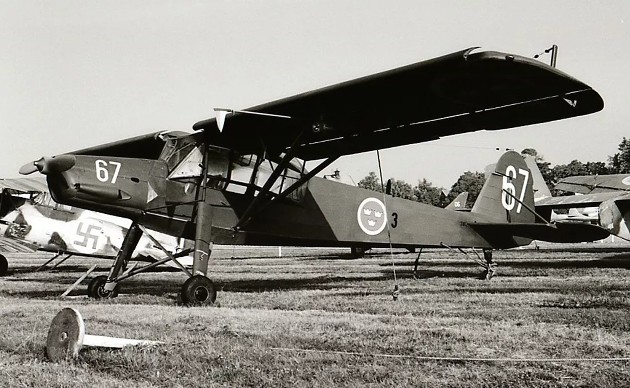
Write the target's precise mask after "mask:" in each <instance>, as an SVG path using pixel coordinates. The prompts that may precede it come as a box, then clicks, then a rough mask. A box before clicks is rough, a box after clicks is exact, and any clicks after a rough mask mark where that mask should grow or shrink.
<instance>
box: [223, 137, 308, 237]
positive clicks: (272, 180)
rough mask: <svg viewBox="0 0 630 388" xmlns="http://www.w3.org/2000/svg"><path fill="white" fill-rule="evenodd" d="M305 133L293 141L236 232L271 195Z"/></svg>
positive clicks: (237, 225)
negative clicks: (269, 194)
mask: <svg viewBox="0 0 630 388" xmlns="http://www.w3.org/2000/svg"><path fill="white" fill-rule="evenodd" d="M304 133H305V130H304V129H302V130H301V131H300V133H299V134H298V135H297V136H296V137H295V139H294V140H293V144H291V147H289V150H288V151H287V152H286V153H285V155H284V157H283V158H282V160H281V161H280V163H278V165H277V166H276V168H275V169H274V170H273V172H272V173H271V176H269V178H268V179H267V181H266V182H265V185H264V186H263V187H262V189H260V192H259V193H258V195H257V196H255V197H254V199H253V200H252V201H251V202H250V203H249V206H248V207H247V209H246V210H245V212H244V213H243V215H242V216H241V218H240V219H239V220H238V222H237V223H236V225H235V226H234V228H233V229H234V230H239V229H240V228H241V227H242V226H243V223H244V222H245V221H246V220H248V219H249V218H250V214H251V213H252V212H253V211H254V209H255V208H256V206H257V205H258V203H259V202H260V201H261V200H262V199H263V198H264V197H266V196H267V193H269V190H270V189H271V186H272V185H273V184H274V183H276V181H277V180H278V178H279V177H280V174H281V173H282V171H284V169H285V168H287V167H289V163H290V162H291V160H292V159H293V157H294V156H295V154H296V152H297V151H298V150H299V148H300V146H299V144H300V140H301V139H302V136H303V135H304Z"/></svg>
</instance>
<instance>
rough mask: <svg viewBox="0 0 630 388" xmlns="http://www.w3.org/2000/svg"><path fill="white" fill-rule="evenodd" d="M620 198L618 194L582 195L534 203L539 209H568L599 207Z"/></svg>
mask: <svg viewBox="0 0 630 388" xmlns="http://www.w3.org/2000/svg"><path fill="white" fill-rule="evenodd" d="M620 197H622V193H620V192H607V193H596V194H584V195H569V196H565V197H548V198H543V199H541V200H539V201H537V202H536V210H539V209H569V208H574V207H591V206H599V204H600V203H602V202H604V201H608V200H611V199H616V198H620Z"/></svg>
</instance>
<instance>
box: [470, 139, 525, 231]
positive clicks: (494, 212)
mask: <svg viewBox="0 0 630 388" xmlns="http://www.w3.org/2000/svg"><path fill="white" fill-rule="evenodd" d="M528 207H529V209H528ZM533 209H534V192H533V189H532V172H531V171H530V169H529V168H528V167H527V164H526V163H525V160H524V159H523V157H522V156H521V155H520V154H519V153H517V152H514V151H508V152H506V153H504V154H503V155H502V156H501V158H500V159H499V161H498V162H497V164H496V165H495V166H494V169H493V170H492V172H491V174H490V176H489V177H488V178H487V179H486V183H485V184H484V185H483V188H482V189H481V192H480V193H479V196H478V197H477V201H475V204H474V205H473V208H472V212H473V213H478V214H483V215H486V216H488V217H490V219H491V220H492V221H494V222H515V223H533V222H535V216H534V214H533V213H532V211H531V210H533Z"/></svg>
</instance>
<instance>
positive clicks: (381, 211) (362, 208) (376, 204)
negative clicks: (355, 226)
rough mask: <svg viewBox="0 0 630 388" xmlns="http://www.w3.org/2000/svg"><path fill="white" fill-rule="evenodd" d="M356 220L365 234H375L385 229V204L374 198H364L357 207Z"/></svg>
mask: <svg viewBox="0 0 630 388" xmlns="http://www.w3.org/2000/svg"><path fill="white" fill-rule="evenodd" d="M357 222H358V223H359V227H361V230H363V231H364V232H365V233H366V234H368V235H370V236H375V235H377V234H379V233H381V232H382V231H383V229H385V224H386V222H387V213H385V205H384V204H383V202H381V201H380V200H378V199H376V198H366V199H364V200H363V202H361V204H360V205H359V209H357Z"/></svg>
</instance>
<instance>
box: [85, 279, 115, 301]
mask: <svg viewBox="0 0 630 388" xmlns="http://www.w3.org/2000/svg"><path fill="white" fill-rule="evenodd" d="M105 283H107V276H105V275H101V276H97V277H95V278H94V279H92V281H90V284H88V296H89V297H90V298H94V299H102V298H115V297H117V296H118V290H119V288H120V286H119V285H118V284H116V287H114V290H113V291H105Z"/></svg>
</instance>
